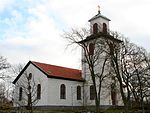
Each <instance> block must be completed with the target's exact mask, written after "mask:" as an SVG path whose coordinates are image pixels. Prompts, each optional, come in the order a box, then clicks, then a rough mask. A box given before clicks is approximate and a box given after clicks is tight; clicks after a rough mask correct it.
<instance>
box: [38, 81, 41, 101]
mask: <svg viewBox="0 0 150 113" xmlns="http://www.w3.org/2000/svg"><path fill="white" fill-rule="evenodd" d="M37 99H41V84H38V85H37Z"/></svg>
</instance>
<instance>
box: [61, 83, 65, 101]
mask: <svg viewBox="0 0 150 113" xmlns="http://www.w3.org/2000/svg"><path fill="white" fill-rule="evenodd" d="M60 99H66V86H65V85H64V84H61V86H60Z"/></svg>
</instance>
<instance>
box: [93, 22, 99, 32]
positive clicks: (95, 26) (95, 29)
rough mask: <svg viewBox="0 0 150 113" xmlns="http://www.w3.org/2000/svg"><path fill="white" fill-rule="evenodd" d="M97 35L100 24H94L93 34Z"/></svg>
mask: <svg viewBox="0 0 150 113" xmlns="http://www.w3.org/2000/svg"><path fill="white" fill-rule="evenodd" d="M96 33H98V24H97V23H95V24H93V34H96Z"/></svg>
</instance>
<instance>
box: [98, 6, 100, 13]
mask: <svg viewBox="0 0 150 113" xmlns="http://www.w3.org/2000/svg"><path fill="white" fill-rule="evenodd" d="M100 13H101V11H100V5H98V14H100Z"/></svg>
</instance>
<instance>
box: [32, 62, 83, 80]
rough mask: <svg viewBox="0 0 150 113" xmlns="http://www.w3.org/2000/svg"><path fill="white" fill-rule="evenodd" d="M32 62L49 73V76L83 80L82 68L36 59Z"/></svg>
mask: <svg viewBox="0 0 150 113" xmlns="http://www.w3.org/2000/svg"><path fill="white" fill-rule="evenodd" d="M31 62H32V63H33V64H34V65H36V66H37V67H38V68H40V69H41V70H42V71H43V72H45V73H46V74H47V75H48V77H55V78H63V79H70V80H77V81H83V79H82V76H81V70H78V69H71V68H66V67H61V66H55V65H50V64H45V63H40V62H35V61H31Z"/></svg>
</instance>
